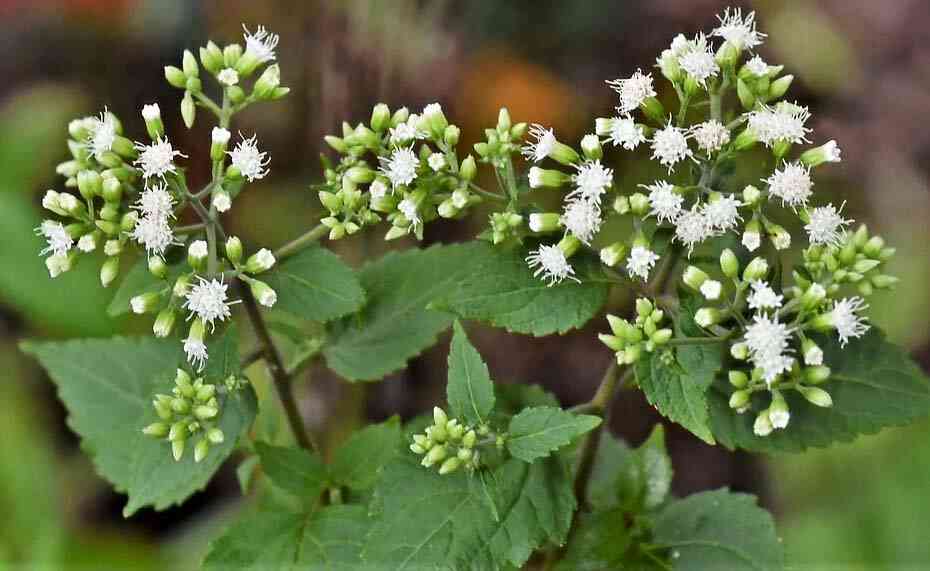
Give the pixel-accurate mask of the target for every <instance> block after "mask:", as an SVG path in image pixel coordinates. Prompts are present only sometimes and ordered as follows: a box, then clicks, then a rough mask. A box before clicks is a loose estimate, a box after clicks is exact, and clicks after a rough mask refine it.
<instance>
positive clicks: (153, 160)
mask: <svg viewBox="0 0 930 571" xmlns="http://www.w3.org/2000/svg"><path fill="white" fill-rule="evenodd" d="M136 149H137V150H138V151H139V158H137V159H136V162H135V163H134V164H135V165H136V166H137V167H139V169H141V170H142V178H152V177H158V178H161V179H164V178H165V175H166V174H169V173H171V174H175V173H176V172H177V169H176V167H175V166H174V159H175V157H185V158H186V156H187V155H184V154H183V153H181V151H176V150H175V149H174V147H172V146H171V142H170V141H169V140H168V138H167V137H159V138H157V139H155V140H154V141H152V143H151V144H150V145H143V144H142V143H136Z"/></svg>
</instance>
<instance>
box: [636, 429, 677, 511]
mask: <svg viewBox="0 0 930 571" xmlns="http://www.w3.org/2000/svg"><path fill="white" fill-rule="evenodd" d="M636 455H637V457H638V459H639V464H640V468H641V474H642V482H643V484H644V485H643V497H642V506H643V507H644V508H645V509H647V510H651V509H655V508H657V507H658V506H660V505H661V504H662V502H664V501H665V498H666V497H668V492H669V490H670V489H671V487H672V474H673V473H674V472H673V470H672V459H671V458H669V456H668V451H667V450H666V449H665V429H664V428H663V427H662V425H661V424H657V425H656V427H655V428H653V429H652V434H650V435H649V438H647V439H646V441H645V442H643V443H642V444H641V445H640V447H639V448H637V449H636Z"/></svg>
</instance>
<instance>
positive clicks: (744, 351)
mask: <svg viewBox="0 0 930 571" xmlns="http://www.w3.org/2000/svg"><path fill="white" fill-rule="evenodd" d="M730 355H731V356H732V357H733V358H734V359H737V360H739V361H745V360H746V359H748V358H749V347H748V346H747V345H746V344H745V343H734V344H733V345H731V346H730Z"/></svg>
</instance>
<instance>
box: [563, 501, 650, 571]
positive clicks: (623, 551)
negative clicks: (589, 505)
mask: <svg viewBox="0 0 930 571" xmlns="http://www.w3.org/2000/svg"><path fill="white" fill-rule="evenodd" d="M627 519H628V518H627V514H626V512H624V511H623V510H620V509H611V510H600V511H595V512H592V513H585V514H582V515H581V516H580V517H579V518H578V529H577V530H576V531H575V532H573V533H572V538H571V542H569V544H568V547H567V549H566V550H565V554H564V555H563V557H562V559H561V560H560V561H559V564H558V566H557V567H556V569H557V570H558V571H603V570H605V569H627V568H629V569H643V568H644V567H642V566H638V565H637V566H635V567H630V566H627V563H629V557H630V555H629V552H630V548H631V547H632V546H633V539H632V538H631V537H630V529H629V528H628V527H627ZM645 568H648V567H645Z"/></svg>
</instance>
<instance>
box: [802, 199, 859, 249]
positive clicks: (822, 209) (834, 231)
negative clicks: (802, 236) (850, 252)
mask: <svg viewBox="0 0 930 571" xmlns="http://www.w3.org/2000/svg"><path fill="white" fill-rule="evenodd" d="M842 210H843V207H842V206H840V208H839V209H837V208H836V207H835V206H833V205H832V204H828V205H826V206H818V207H817V208H814V209H812V210H811V211H810V222H808V223H807V224H806V225H805V226H804V229H805V230H806V231H807V236H808V240H809V241H810V243H811V244H825V245H830V246H838V245H839V243H840V241H841V240H842V238H843V236H844V235H845V233H846V226H848V225H849V224H852V222H853V220H846V219H845V218H843V217H842V216H841V213H842Z"/></svg>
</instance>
